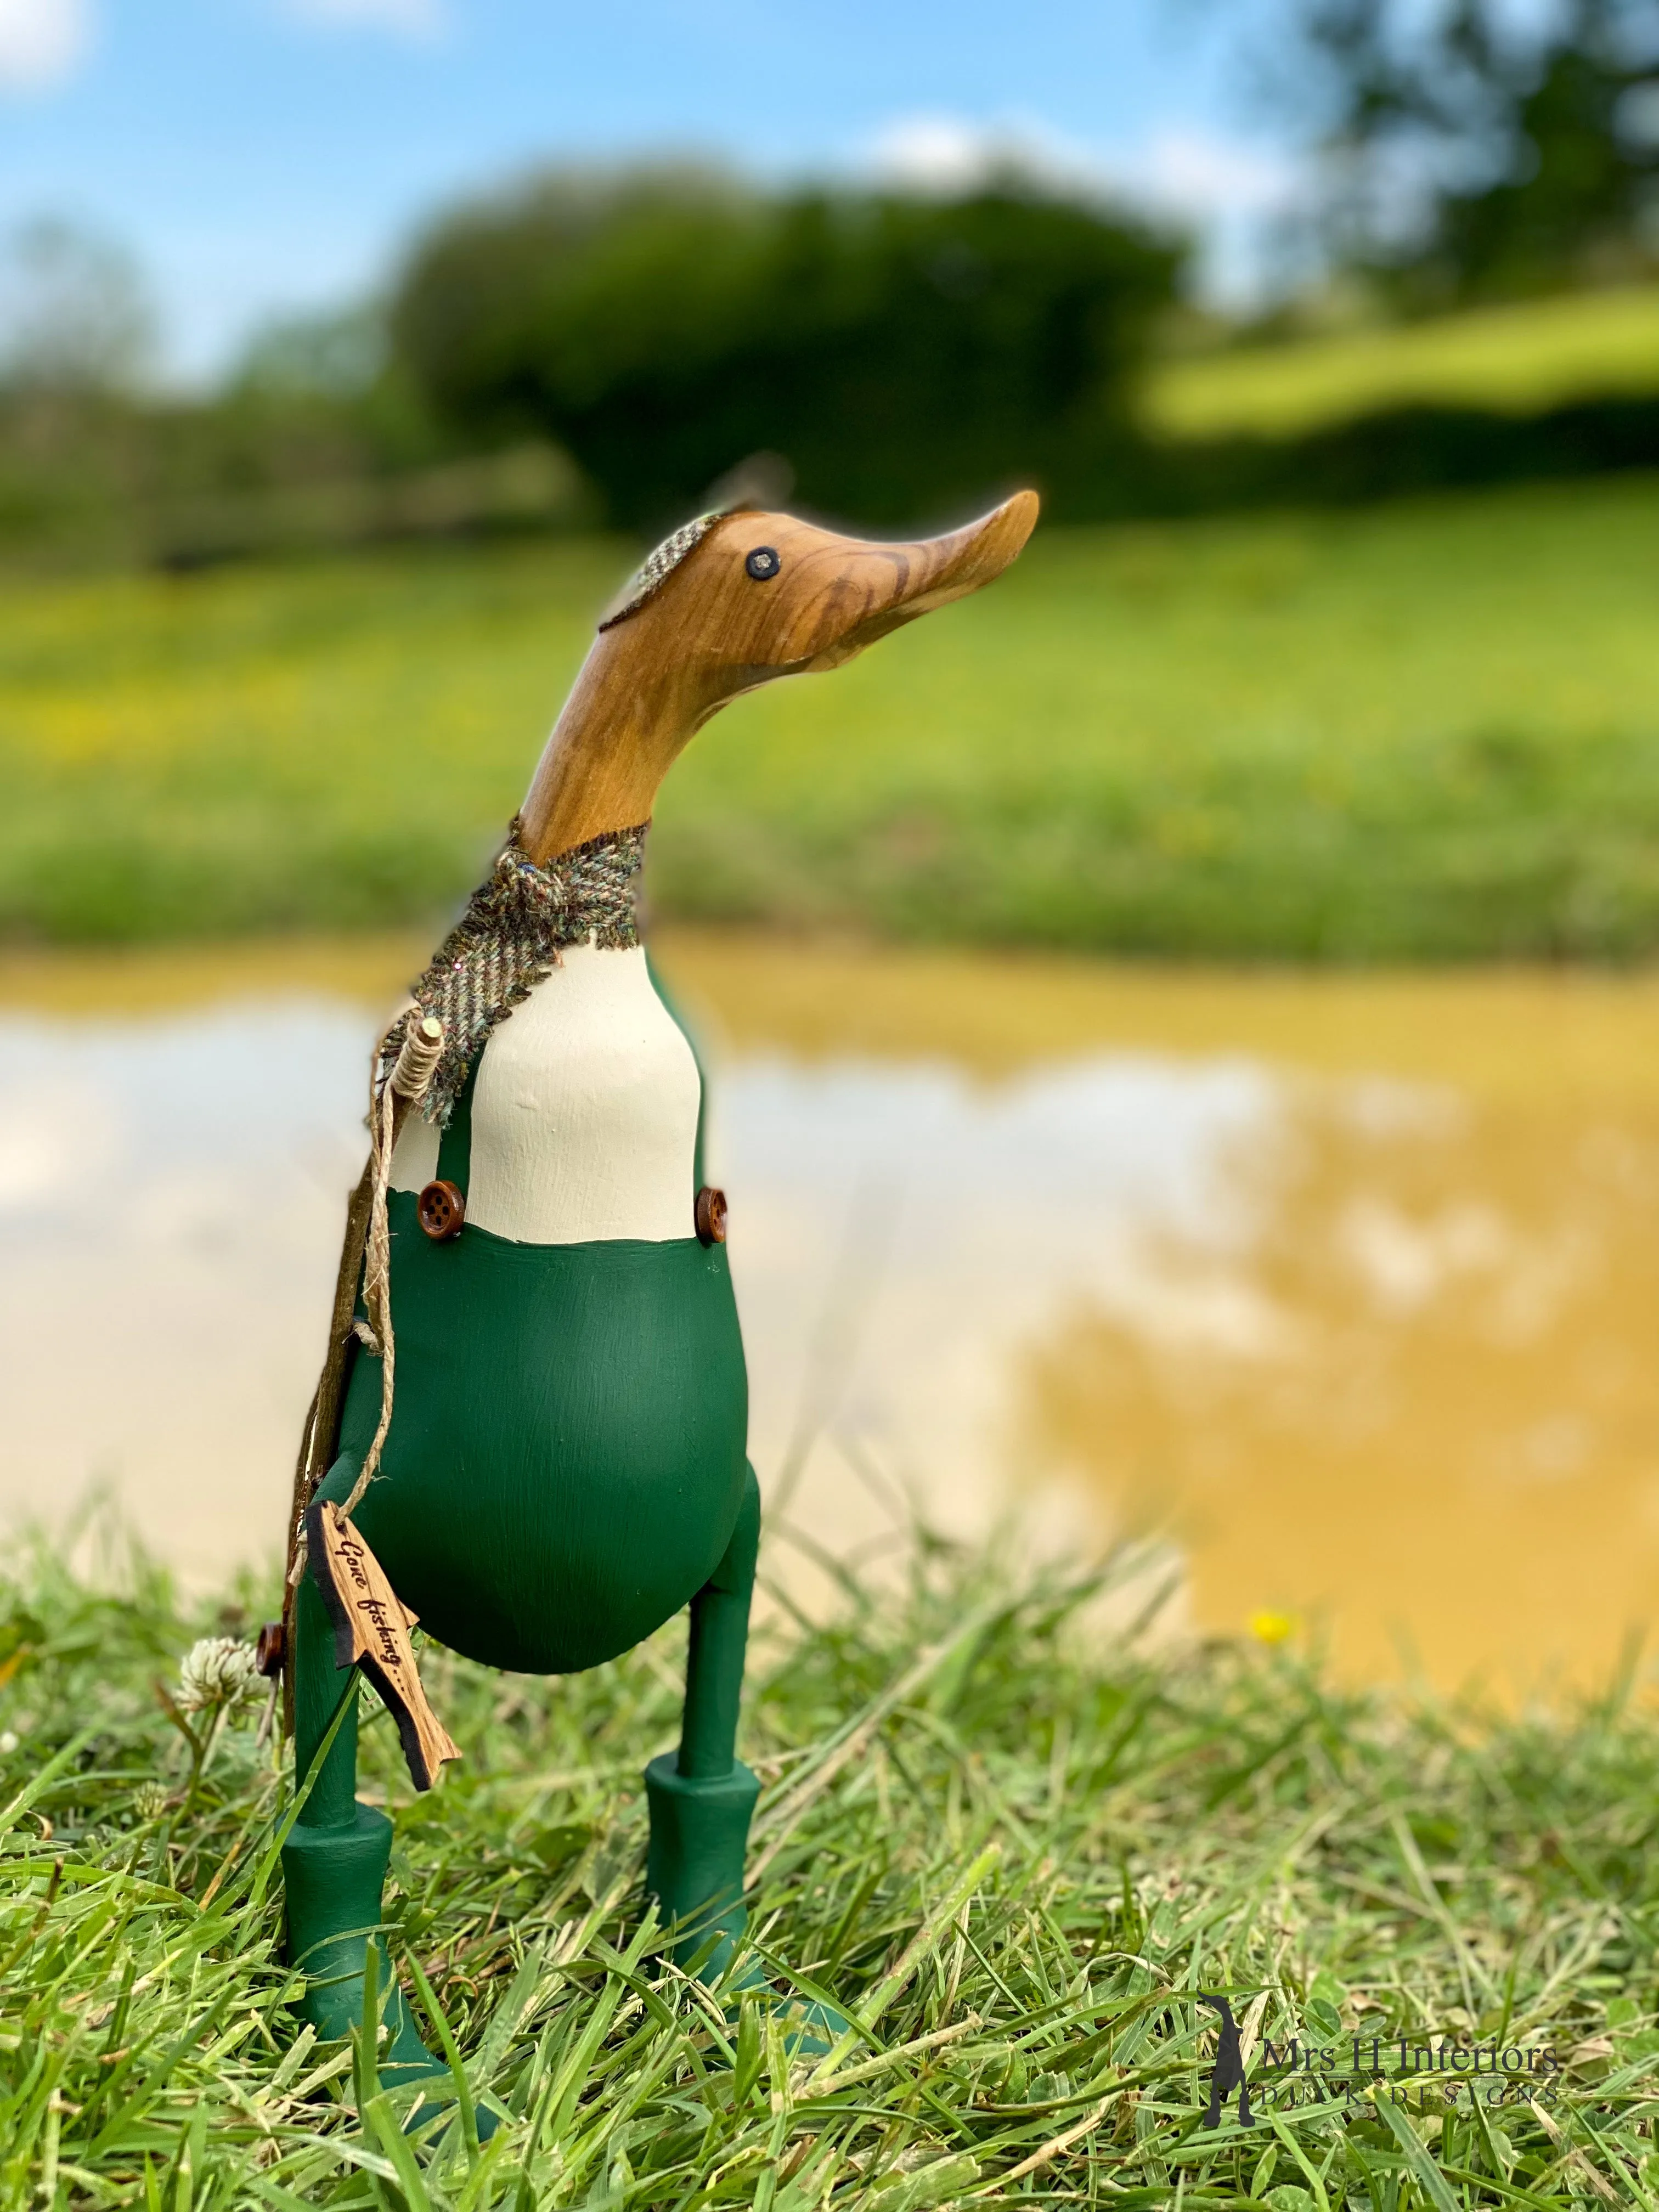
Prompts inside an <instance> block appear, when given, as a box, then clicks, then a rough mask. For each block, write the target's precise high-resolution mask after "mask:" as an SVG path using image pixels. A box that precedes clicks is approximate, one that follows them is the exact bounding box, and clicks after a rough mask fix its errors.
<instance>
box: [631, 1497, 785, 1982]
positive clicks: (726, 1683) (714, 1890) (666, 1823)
mask: <svg viewBox="0 0 1659 2212" xmlns="http://www.w3.org/2000/svg"><path fill="white" fill-rule="evenodd" d="M759 1547H760V1487H759V1486H758V1484H757V1482H756V1480H755V1474H754V1470H753V1468H750V1471H749V1480H748V1483H747V1486H746V1487H745V1488H744V1496H743V1503H742V1504H741V1505H740V1506H739V1508H738V1521H737V1526H736V1528H734V1529H733V1531H732V1541H731V1542H730V1543H729V1544H728V1545H727V1546H726V1555H725V1557H724V1558H723V1559H721V1561H720V1565H719V1566H717V1567H716V1568H715V1570H714V1573H713V1574H712V1575H711V1576H710V1577H709V1578H708V1581H707V1582H706V1583H704V1584H703V1587H702V1589H700V1590H699V1591H698V1592H697V1595H696V1597H694V1598H693V1599H692V1601H691V1650H690V1658H689V1660H688V1661H687V1664H686V1673H685V1711H684V1719H683V1721H682V1723H681V1729H680V1747H679V1750H678V1752H677V1753H676V1752H665V1753H663V1755H662V1757H661V1758H660V1759H653V1760H652V1762H651V1764H650V1765H649V1766H647V1769H646V1770H645V1788H646V1795H647V1798H648V1800H649V1802H650V1806H651V1850H650V1856H649V1858H648V1860H647V1867H646V1887H647V1890H648V1891H649V1893H651V1895H652V1896H653V1897H654V1898H655V1899H656V1900H657V1906H658V1910H659V1912H660V1913H661V1915H662V1917H663V1919H664V1921H665V1922H671V1923H675V1925H676V1929H677V1935H676V1939H675V1942H674V1956H675V1958H676V1960H678V1962H679V1964H680V1965H681V1966H690V1964H691V1963H692V1961H693V1960H696V1959H698V1957H699V1955H700V1954H708V1955H707V1956H706V1957H704V1958H703V1959H702V1965H701V1966H700V1968H699V1972H700V1973H701V1975H702V1978H704V1979H706V1980H709V1981H713V1980H714V1979H716V1978H718V1977H719V1976H720V1973H721V1972H724V1970H725V1968H726V1966H727V1964H728V1963H729V1962H730V1960H731V1958H732V1953H733V1951H734V1950H735V1949H736V1948H737V1942H738V1937H739V1936H741V1935H742V1933H743V1929H744V1924H745V1923H746V1921H747V1918H748V1915H747V1913H746V1912H745V1911H744V1903H743V1863H744V1850H745V1849H746V1847H747V1844H748V1841H749V1821H750V1815H751V1814H753V1812H754V1809H755V1800H756V1799H757V1797H758V1796H759V1795H760V1781H759V1778H758V1777H757V1775H755V1774H754V1773H752V1772H751V1771H750V1769H749V1768H748V1767H746V1766H745V1765H744V1764H743V1761H742V1760H741V1759H738V1756H737V1740H738V1704H739V1702H740V1700H741V1698H742V1694H743V1666H744V1653H745V1650H746V1649H747V1646H748V1642H749V1604H750V1598H751V1596H752V1595H753V1593H754V1588H755V1558H756V1554H757V1551H758V1550H759ZM711 1937H713V1938H714V1948H713V1949H712V1951H710V1949H709V1942H710V1938H711Z"/></svg>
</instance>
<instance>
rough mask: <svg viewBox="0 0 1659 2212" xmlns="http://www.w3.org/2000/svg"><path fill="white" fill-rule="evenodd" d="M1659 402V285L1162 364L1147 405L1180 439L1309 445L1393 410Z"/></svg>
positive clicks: (1530, 410)
mask: <svg viewBox="0 0 1659 2212" xmlns="http://www.w3.org/2000/svg"><path fill="white" fill-rule="evenodd" d="M1654 392H1659V285H1654V284H1646V285H1632V286H1629V287H1626V288H1624V289H1617V290H1609V291H1606V292H1575V293H1570V294H1568V295H1565V296H1562V297H1559V298H1555V299H1545V300H1525V301H1516V302H1515V303H1514V304H1512V305H1508V306H1504V307H1479V308H1474V309H1471V310H1469V311H1468V312H1467V313H1463V314H1459V315H1442V316H1439V317H1437V318H1435V319H1433V320H1431V321H1425V322H1419V323H1396V324H1391V325H1379V326H1377V327H1376V328H1374V329H1370V330H1358V331H1333V332H1330V333H1329V334H1328V335H1324V336H1320V337H1305V338H1300V339H1295V340H1291V341H1289V342H1287V343H1282V344H1279V345H1272V346H1248V347H1244V346H1241V347H1238V348H1236V349H1233V350H1232V351H1231V352H1226V353H1214V354H1205V355H1200V356H1194V357H1193V358H1191V359H1189V360H1184V361H1182V360H1173V361H1165V362H1158V364H1157V365H1156V366H1155V367H1154V368H1152V370H1151V371H1149V373H1148V374H1147V378H1146V389H1145V392H1144V394H1143V398H1142V407H1143V412H1144V415H1145V417H1146V421H1147V422H1149V423H1150V424H1151V425H1152V427H1153V428H1156V429H1158V430H1159V431H1162V432H1164V433H1165V434H1166V435H1173V436H1175V437H1177V438H1212V437H1221V436H1225V435H1228V434H1229V433H1232V432H1238V431H1244V432H1250V431H1255V432H1260V433H1261V434H1263V435H1266V436H1268V437H1275V438H1291V437H1296V436H1297V435H1301V434H1302V433H1304V432H1305V431H1308V430H1314V429H1318V428H1323V427H1324V426H1325V425H1327V424H1329V423H1333V422H1347V421H1350V420H1351V419H1352V417H1353V416H1358V415H1367V414H1374V413H1376V411H1377V410H1379V409H1382V408H1386V407H1405V406H1411V405H1413V404H1416V405H1426V406H1442V407H1482V408H1490V409H1492V410H1493V411H1494V412H1496V413H1499V414H1515V415H1532V414H1538V413H1541V412H1542V411H1543V410H1545V409H1546V408H1549V407H1559V406H1560V405H1562V404H1565V403H1566V402H1568V401H1570V400H1575V399H1601V398H1609V397H1612V396H1613V395H1632V396H1637V397H1644V396H1647V395H1650V394H1651V393H1654Z"/></svg>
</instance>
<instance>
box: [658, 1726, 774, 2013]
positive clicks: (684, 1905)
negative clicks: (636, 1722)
mask: <svg viewBox="0 0 1659 2212" xmlns="http://www.w3.org/2000/svg"><path fill="white" fill-rule="evenodd" d="M645 1794H646V1796H647V1800H648V1801H649V1803H650V1807H651V1849H650V1853H649V1856H648V1857H647V1861H646V1871H645V1886H646V1888H647V1891H648V1892H649V1893H650V1894H651V1895H652V1896H653V1898H654V1899H656V1901H657V1909H658V1911H659V1913H660V1914H661V1916H662V1918H663V1920H664V1921H665V1923H667V1922H672V1923H675V1924H676V1925H677V1927H678V1934H677V1936H676V1937H675V1941H674V1960H675V1963H676V1965H677V1966H690V1964H691V1962H692V1960H694V1959H695V1958H696V1956H697V1954H698V1953H699V1952H702V1951H707V1950H708V1939H709V1937H710V1936H715V1937H716V1938H717V1941H716V1942H715V1944H714V1950H713V1951H712V1953H710V1954H709V1955H708V1958H707V1959H706V1960H704V1961H703V1964H702V1967H701V1968H700V1969H699V1978H700V1979H702V1980H703V1981H708V1982H714V1981H718V1980H719V1979H720V1976H721V1975H722V1974H723V1973H724V1972H726V1967H727V1966H730V1964H731V1963H732V1954H733V1952H734V1951H735V1950H736V1949H737V1948H738V1937H739V1936H741V1935H742V1934H743V1931H744V1928H745V1927H747V1925H748V1923H749V1915H748V1912H747V1911H746V1910H745V1909H744V1902H743V1860H744V1851H745V1850H747V1848H748V1844H749V1822H750V1816H751V1815H752V1814H753V1812H754V1810H755V1800H756V1799H757V1797H758V1796H760V1777H759V1776H758V1775H757V1774H756V1773H755V1772H754V1771H752V1770H751V1769H750V1768H749V1767H747V1766H745V1765H744V1764H743V1761H742V1760H741V1759H733V1761H732V1766H731V1770H730V1771H729V1772H728V1773H726V1774H722V1775H720V1776H718V1777H710V1776H708V1775H693V1774H682V1773H681V1772H680V1771H679V1764H678V1759H677V1757H676V1755H675V1754H674V1753H672V1752H665V1753H663V1755H662V1757H661V1758H660V1759H653V1760H652V1762H651V1764H650V1765H649V1766H647V1768H646V1770H645Z"/></svg>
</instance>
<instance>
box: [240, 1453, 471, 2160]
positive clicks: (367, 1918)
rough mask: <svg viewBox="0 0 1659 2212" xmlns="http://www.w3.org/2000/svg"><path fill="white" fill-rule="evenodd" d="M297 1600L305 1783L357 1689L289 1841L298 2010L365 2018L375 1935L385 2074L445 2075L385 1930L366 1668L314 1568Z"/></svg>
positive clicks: (342, 1466) (404, 2077)
mask: <svg viewBox="0 0 1659 2212" xmlns="http://www.w3.org/2000/svg"><path fill="white" fill-rule="evenodd" d="M356 1472H357V1470H356V1465H355V1463H354V1462H352V1461H350V1460H349V1459H346V1458H342V1459H340V1460H338V1461H337V1462H336V1463H335V1465H334V1467H333V1468H331V1471H330V1474H329V1476H328V1480H326V1482H325V1483H324V1484H323V1486H322V1487H321V1489H320V1491H319V1493H318V1494H319V1496H320V1497H324V1498H336V1499H339V1498H344V1497H346V1496H347V1495H348V1494H349V1491H350V1488H351V1486H352V1483H353V1482H354V1481H355V1480H356ZM294 1647H295V1648H294V1742H295V1766H294V1771H295V1776H296V1777H297V1778H299V1779H300V1780H301V1781H303V1780H304V1778H305V1777H306V1775H307V1773H309V1772H310V1771H311V1769H312V1767H313V1765H314V1764H315V1763H316V1760H317V1757H318V1753H319V1751H320V1750H321V1747H322V1746H323V1744H324V1742H325V1741H326V1739H327V1736H328V1732H329V1729H330V1728H331V1726H332V1724H333V1721H334V1717H335V1715H336V1713H337V1711H339V1707H340V1701H341V1699H342V1696H343V1695H345V1694H346V1692H348V1689H349V1692H350V1694H349V1696H347V1697H346V1706H345V1711H344V1714H343V1717H342V1719H341V1722H340V1726H339V1729H338V1730H337V1733H336V1735H335V1738H334V1741H333V1742H332V1744H331V1745H330V1747H329V1750H328V1753H327V1756H326V1757H325V1759H323V1762H322V1765H321V1766H320V1768H319V1770H318V1772H317V1774H316V1777H315V1778H314V1780H313V1784H312V1787H311V1793H310V1795H309V1796H307V1799H306V1802H305V1803H304V1804H303V1805H302V1806H301V1808H300V1812H299V1817H298V1818H297V1819H296V1820H295V1824H294V1826H293V1828H292V1829H291V1830H290V1832H289V1838H288V1841H287V1842H286V1843H285V1844H283V1887H284V1889H285V1891H286V1895H287V1908H288V1956H289V1963H290V1964H291V1965H293V1966H302V1967H303V1968H304V1969H305V1972H306V1976H307V1981H306V1990H305V1995H304V1996H303V1997H302V1998H301V2001H300V2006H299V2009H300V2012H301V2015H302V2017H303V2018H304V2019H306V2020H307V2021H310V2022H311V2024H312V2026H313V2027H314V2028H315V2029H316V2031H317V2033H318V2034H319V2036H321V2037H324V2038H337V2037H340V2036H343V2035H346V2034H348V2033H349V2032H350V2030H351V2029H352V2028H353V2027H355V2026H356V2024H357V2023H358V2022H359V2021H361V2020H362V2016H363V1964H364V1960H365V1958H366V1956H367V1954H368V1943H369V1939H370V1937H371V1936H373V1938H374V1942H376V1944H377V1945H378V1946H379V1948H380V1988H381V1989H382V1990H385V1991H386V2008H385V2013H384V2015H383V2018H384V2021H385V2025H386V2029H387V2031H388V2037H387V2040H386V2042H385V2043H384V2044H383V2045H382V2048H381V2052H380V2075H381V2078H382V2080H383V2081H388V2082H398V2081H416V2080H417V2079H418V2078H419V2077H421V2076H422V2075H431V2074H441V2075H445V2077H446V2078H447V2075H448V2069H447V2067H446V2066H445V2065H444V2063H443V2062H442V2061H441V2059H437V2058H435V2057H433V2055H432V2053H431V2052H430V2051H428V2049H427V2047H426V2045H424V2044H423V2043H422V2040H421V2039H420V2036H419V2034H418V2033H417V2032H416V2027H415V2022H414V2019H413V2017H412V2015H410V2009H409V2007H408V2005H407V2003H406V2002H404V1995H403V1992H402V1990H400V1989H399V1988H398V1983H397V1978H396V1977H395V1976H394V1975H393V1973H392V1967H391V1961H390V1960H389V1959H388V1958H387V1956H386V1941H385V1938H384V1937H383V1936H381V1935H380V1932H379V1930H380V1918H381V1901H380V1900H381V1892H382V1890H383V1888H384V1887H385V1883H386V1865H387V1862H388V1860H389V1859H390V1857H391V1855H392V1823H391V1821H390V1820H387V1818H386V1814H384V1813H380V1812H377V1811H376V1810H375V1809H374V1807H373V1806H369V1805H362V1804H360V1803H359V1802H357V1699H356V1683H357V1674H356V1668H337V1666H336V1665H335V1663H334V1630H333V1626H332V1624H331V1621H330V1620H329V1617H328V1613H327V1611H326V1608H325V1606H324V1604H323V1601H322V1599H321V1597H320V1596H319V1594H318V1591H317V1589H316V1587H315V1585H314V1584H313V1582H312V1580H311V1578H310V1577H309V1576H307V1577H306V1579H305V1580H304V1581H303V1582H302V1583H301V1585H300V1587H299V1589H297V1590H296V1591H295V1607H294ZM480 2117H481V2118H482V2114H481V2115H480Z"/></svg>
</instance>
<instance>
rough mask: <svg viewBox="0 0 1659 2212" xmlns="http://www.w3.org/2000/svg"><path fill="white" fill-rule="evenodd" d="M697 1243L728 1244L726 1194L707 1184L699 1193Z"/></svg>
mask: <svg viewBox="0 0 1659 2212" xmlns="http://www.w3.org/2000/svg"><path fill="white" fill-rule="evenodd" d="M695 1218H696V1225H697V1242H698V1243H699V1244H724V1243H725V1242H726V1193H725V1192H724V1191H723V1190H713V1189H711V1188H709V1186H708V1184H707V1183H705V1184H704V1185H703V1187H702V1189H701V1190H700V1191H699V1192H698V1193H697V1205H696V1216H695Z"/></svg>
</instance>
